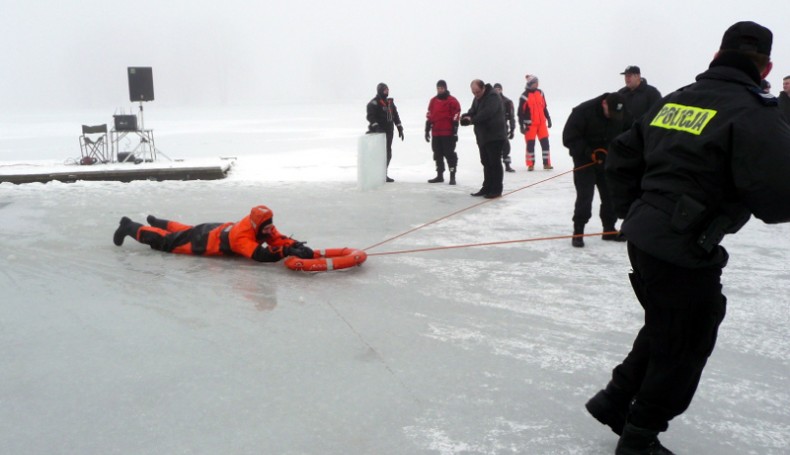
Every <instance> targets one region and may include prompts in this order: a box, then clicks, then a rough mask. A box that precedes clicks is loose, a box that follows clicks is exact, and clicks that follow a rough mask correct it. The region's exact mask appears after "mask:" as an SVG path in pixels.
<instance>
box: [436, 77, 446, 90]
mask: <svg viewBox="0 0 790 455" xmlns="http://www.w3.org/2000/svg"><path fill="white" fill-rule="evenodd" d="M436 86H437V87H444V88H445V89H446V88H447V82H445V81H444V79H439V81H438V82H436Z"/></svg>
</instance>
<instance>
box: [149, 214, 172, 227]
mask: <svg viewBox="0 0 790 455" xmlns="http://www.w3.org/2000/svg"><path fill="white" fill-rule="evenodd" d="M145 220H146V221H148V224H149V225H150V226H153V227H155V228H159V229H167V223H168V221H167V220H163V219H162V218H157V217H155V216H153V215H148V217H147V218H146V219H145Z"/></svg>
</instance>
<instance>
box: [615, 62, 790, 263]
mask: <svg viewBox="0 0 790 455" xmlns="http://www.w3.org/2000/svg"><path fill="white" fill-rule="evenodd" d="M759 81H760V76H759V74H758V72H757V69H756V67H755V66H754V64H752V63H751V61H749V60H748V59H745V58H743V57H740V56H732V55H723V56H721V57H719V58H718V59H717V60H714V61H713V62H712V63H711V66H710V68H709V69H708V70H707V71H706V72H704V73H702V74H700V75H699V76H697V82H696V83H694V84H692V85H689V86H687V87H685V88H683V89H680V90H678V91H676V92H674V93H672V94H670V95H669V96H667V97H665V98H664V99H662V100H661V101H660V102H659V103H657V104H656V105H655V106H653V107H652V108H651V109H650V110H649V111H648V112H647V114H646V115H645V116H644V117H643V118H642V119H641V120H640V121H638V122H636V123H635V124H634V126H633V127H632V128H631V129H630V130H629V131H628V132H627V133H624V134H623V135H621V136H619V137H618V138H617V139H616V140H615V141H614V143H613V144H612V147H611V148H610V150H609V155H608V157H607V160H606V172H607V181H608V183H609V188H610V191H611V193H612V200H613V203H614V205H615V211H616V213H617V216H618V217H619V218H623V217H624V218H625V221H624V222H623V224H622V231H623V233H624V234H625V236H626V238H627V240H628V241H629V242H633V243H634V244H635V246H637V247H638V248H639V249H641V250H643V251H645V252H647V253H648V254H651V255H652V256H655V257H657V258H659V259H662V260H665V261H668V262H670V263H673V264H675V265H678V266H681V267H688V268H700V267H709V266H718V267H723V266H724V265H725V264H726V261H727V252H726V251H725V250H724V248H722V247H721V246H719V245H718V243H719V242H720V241H721V239H722V237H723V236H724V234H728V233H734V232H737V231H738V230H739V229H740V228H741V227H742V226H743V225H744V224H745V223H746V222H747V221H748V219H749V217H750V216H751V215H752V214H753V215H754V216H756V217H757V218H759V219H761V220H763V221H764V222H766V223H780V222H787V221H790V178H788V176H790V126H788V124H787V123H785V122H784V121H782V119H781V118H780V114H779V109H778V107H777V105H776V99H775V98H773V97H772V96H770V95H765V94H762V93H761V92H760V87H759V85H760V84H759Z"/></svg>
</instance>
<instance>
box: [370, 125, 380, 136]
mask: <svg viewBox="0 0 790 455" xmlns="http://www.w3.org/2000/svg"><path fill="white" fill-rule="evenodd" d="M370 133H381V127H380V126H379V124H378V123H371V124H370V125H368V131H367V134H370Z"/></svg>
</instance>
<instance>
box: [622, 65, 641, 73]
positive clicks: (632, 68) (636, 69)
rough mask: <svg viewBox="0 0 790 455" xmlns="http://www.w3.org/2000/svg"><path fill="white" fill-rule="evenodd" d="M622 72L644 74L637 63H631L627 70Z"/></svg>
mask: <svg viewBox="0 0 790 455" xmlns="http://www.w3.org/2000/svg"><path fill="white" fill-rule="evenodd" d="M620 74H642V70H640V69H639V67H638V66H636V65H630V66H626V67H625V71H623V72H622V73H620Z"/></svg>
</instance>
